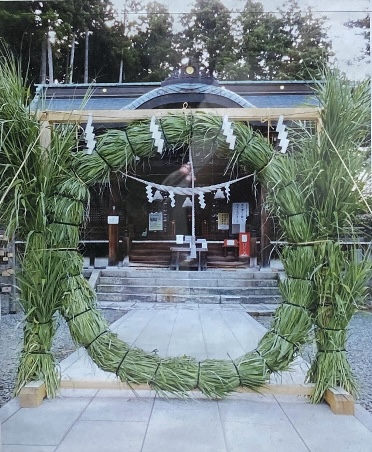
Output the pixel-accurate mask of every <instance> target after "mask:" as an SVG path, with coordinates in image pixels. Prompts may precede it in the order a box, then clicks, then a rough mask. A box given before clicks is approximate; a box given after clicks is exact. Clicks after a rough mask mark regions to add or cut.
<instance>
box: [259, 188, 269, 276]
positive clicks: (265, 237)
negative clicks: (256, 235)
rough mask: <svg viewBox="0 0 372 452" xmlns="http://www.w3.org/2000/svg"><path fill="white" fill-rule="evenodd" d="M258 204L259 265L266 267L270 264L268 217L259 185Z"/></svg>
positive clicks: (262, 191) (263, 194) (263, 195)
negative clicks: (259, 224)
mask: <svg viewBox="0 0 372 452" xmlns="http://www.w3.org/2000/svg"><path fill="white" fill-rule="evenodd" d="M260 198H261V200H260V204H261V237H260V242H261V246H260V258H261V267H268V266H269V264H270V253H271V245H270V232H271V227H270V219H269V216H268V214H267V211H266V208H265V198H266V194H265V191H264V189H263V188H262V187H261V195H260Z"/></svg>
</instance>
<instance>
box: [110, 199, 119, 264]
mask: <svg viewBox="0 0 372 452" xmlns="http://www.w3.org/2000/svg"><path fill="white" fill-rule="evenodd" d="M108 239H109V257H108V265H111V266H112V265H117V263H118V255H119V216H117V213H116V212H115V206H113V207H112V215H110V216H109V217H108Z"/></svg>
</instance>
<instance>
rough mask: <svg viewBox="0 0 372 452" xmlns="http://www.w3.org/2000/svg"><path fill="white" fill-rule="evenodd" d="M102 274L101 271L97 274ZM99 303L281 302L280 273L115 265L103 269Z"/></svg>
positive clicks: (97, 288) (100, 279)
mask: <svg viewBox="0 0 372 452" xmlns="http://www.w3.org/2000/svg"><path fill="white" fill-rule="evenodd" d="M97 276H98V274H97ZM96 292H97V299H98V301H99V302H113V303H115V302H136V301H140V302H152V303H154V302H165V303H169V302H174V303H205V304H206V303H213V304H222V303H226V304H234V303H237V304H238V303H242V304H260V303H266V304H278V303H279V302H280V301H281V298H280V294H279V290H278V274H277V273H276V272H271V271H257V270H256V271H255V270H253V269H244V270H220V269H219V270H207V271H202V272H194V271H188V270H185V271H170V270H169V269H154V268H152V269H148V268H141V267H136V268H130V267H129V268H128V267H126V268H115V269H106V270H102V271H101V272H100V277H99V278H98V281H97V285H96Z"/></svg>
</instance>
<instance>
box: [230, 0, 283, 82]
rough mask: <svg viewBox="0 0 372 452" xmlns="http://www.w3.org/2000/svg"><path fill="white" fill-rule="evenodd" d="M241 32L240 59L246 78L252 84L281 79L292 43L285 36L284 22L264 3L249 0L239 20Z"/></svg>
mask: <svg viewBox="0 0 372 452" xmlns="http://www.w3.org/2000/svg"><path fill="white" fill-rule="evenodd" d="M238 23H239V24H240V29H241V36H242V38H241V47H240V58H241V61H242V64H243V67H245V71H246V77H248V78H249V79H251V80H260V79H266V80H267V79H268V80H272V79H274V78H277V77H278V72H279V70H278V69H279V67H280V64H281V60H282V58H283V55H284V54H285V51H286V48H288V46H290V44H291V43H290V39H289V37H288V36H287V34H286V33H284V32H283V22H282V21H281V20H280V19H279V18H278V17H276V16H275V14H273V13H271V12H264V7H263V5H262V3H260V2H255V1H253V0H248V1H247V2H246V4H245V6H244V9H243V11H242V12H241V14H240V15H239V17H238Z"/></svg>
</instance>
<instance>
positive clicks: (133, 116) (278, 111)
mask: <svg viewBox="0 0 372 452" xmlns="http://www.w3.org/2000/svg"><path fill="white" fill-rule="evenodd" d="M182 113H184V114H186V115H187V114H195V113H206V114H210V115H217V116H225V115H227V116H228V117H229V119H231V120H234V121H258V122H262V123H267V122H268V121H277V120H278V118H279V116H281V115H283V116H284V119H285V120H287V121H291V120H292V121H305V120H308V121H317V120H318V119H319V116H320V110H319V108H317V107H298V108H200V109H199V108H198V109H191V108H188V109H164V110H163V109H154V110H152V109H149V110H145V109H144V110H141V109H139V110H71V111H48V110H45V111H40V112H39V114H38V119H39V121H46V122H49V123H50V124H53V123H74V122H75V123H86V122H87V121H88V118H89V115H92V117H93V122H95V123H104V124H109V123H127V122H132V121H138V120H143V119H150V118H152V117H153V116H155V117H156V118H164V117H166V116H170V115H180V114H182Z"/></svg>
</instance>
